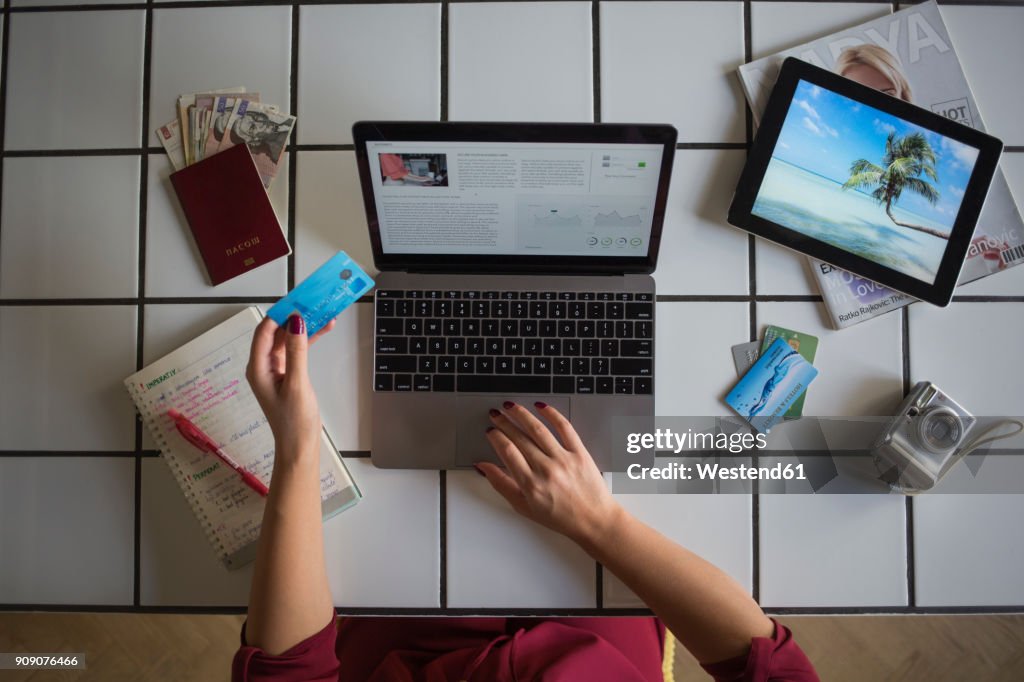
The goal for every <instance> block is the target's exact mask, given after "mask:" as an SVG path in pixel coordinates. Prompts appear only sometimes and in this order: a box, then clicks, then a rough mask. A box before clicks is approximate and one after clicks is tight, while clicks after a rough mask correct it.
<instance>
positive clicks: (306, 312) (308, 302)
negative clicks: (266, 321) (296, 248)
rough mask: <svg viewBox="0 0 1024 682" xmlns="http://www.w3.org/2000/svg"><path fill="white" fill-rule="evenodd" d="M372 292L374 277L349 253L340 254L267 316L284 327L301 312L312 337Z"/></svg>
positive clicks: (269, 311) (296, 288)
mask: <svg viewBox="0 0 1024 682" xmlns="http://www.w3.org/2000/svg"><path fill="white" fill-rule="evenodd" d="M372 288H373V280H372V279H370V276H369V275H367V274H366V273H365V272H363V269H362V268H361V267H359V264H358V263H356V262H355V261H354V260H352V259H351V258H350V257H349V255H348V254H347V253H345V252H344V251H339V252H338V253H336V254H334V256H333V257H332V258H331V259H330V260H329V261H327V262H326V263H324V264H323V265H321V266H320V267H319V268H317V269H316V272H314V273H313V274H312V275H310V276H309V277H307V278H306V279H304V280H302V282H301V283H300V284H299V286H297V287H295V288H294V289H292V290H291V291H289V292H288V295H287V296H285V297H284V298H282V299H281V300H280V301H278V302H277V303H275V304H274V306H273V307H272V308H271V309H270V310H268V311H267V315H268V316H269V317H270V318H271V319H272V320H274V322H277V323H278V324H284V323H285V321H286V320H287V319H288V316H289V315H291V314H292V313H295V312H297V313H299V314H300V315H302V319H303V320H305V322H306V333H307V334H309V335H310V336H312V335H313V334H316V333H317V332H318V331H320V330H321V329H322V328H323V327H324V325H326V324H327V323H328V322H330V321H331V320H333V319H334V318H335V317H337V316H338V313H340V312H341V311H342V310H344V309H345V308H347V307H349V306H350V305H352V304H353V303H355V302H356V301H357V300H359V297H360V296H362V295H364V294H366V293H367V292H369V291H370V289H372Z"/></svg>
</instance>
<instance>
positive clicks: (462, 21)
mask: <svg viewBox="0 0 1024 682" xmlns="http://www.w3.org/2000/svg"><path fill="white" fill-rule="evenodd" d="M448 21H449V29H448V115H449V116H450V117H451V119H452V120H453V121H458V120H463V121H592V120H594V91H593V85H592V84H593V73H594V72H593V66H592V63H591V59H592V55H591V52H592V47H591V45H592V39H591V25H590V5H589V4H588V3H585V2H536V3H535V2H486V3H457V4H452V5H451V6H450V7H449V8H448ZM496 27H500V30H495V29H496Z"/></svg>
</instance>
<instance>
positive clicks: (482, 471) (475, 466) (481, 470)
mask: <svg viewBox="0 0 1024 682" xmlns="http://www.w3.org/2000/svg"><path fill="white" fill-rule="evenodd" d="M473 468H474V469H476V472H477V473H478V474H480V475H481V476H483V477H484V478H487V474H485V473H484V470H483V469H481V468H480V465H479V464H474V465H473Z"/></svg>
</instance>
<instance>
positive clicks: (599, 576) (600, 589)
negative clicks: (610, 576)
mask: <svg viewBox="0 0 1024 682" xmlns="http://www.w3.org/2000/svg"><path fill="white" fill-rule="evenodd" d="M594 591H595V592H596V595H595V600H594V603H595V604H596V605H597V608H598V609H602V610H603V609H604V566H603V565H602V564H601V562H599V561H595V562H594Z"/></svg>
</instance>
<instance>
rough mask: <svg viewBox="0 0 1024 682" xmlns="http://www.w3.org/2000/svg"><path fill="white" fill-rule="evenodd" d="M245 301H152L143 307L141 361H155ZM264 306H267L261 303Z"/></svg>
mask: <svg viewBox="0 0 1024 682" xmlns="http://www.w3.org/2000/svg"><path fill="white" fill-rule="evenodd" d="M247 306H248V304H245V303H188V304H185V303H151V304H148V305H146V307H145V308H144V309H143V310H144V322H145V324H144V327H143V328H144V329H145V335H144V337H145V338H144V339H143V343H142V363H143V365H148V364H150V363H153V362H156V361H157V360H159V359H160V358H162V357H163V356H165V355H167V354H168V353H170V352H171V351H173V350H176V349H177V348H178V347H179V346H182V345H184V344H186V343H188V342H189V341H191V340H192V339H194V338H196V337H197V336H199V335H200V334H202V333H203V332H205V331H208V330H210V329H213V328H214V327H216V326H217V325H218V324H220V323H221V322H223V321H225V320H227V319H228V318H229V317H231V316H232V315H234V314H235V313H238V312H240V311H242V310H243V309H245V308H246V307H247ZM261 307H263V308H266V307H267V306H266V305H263V306H261Z"/></svg>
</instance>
